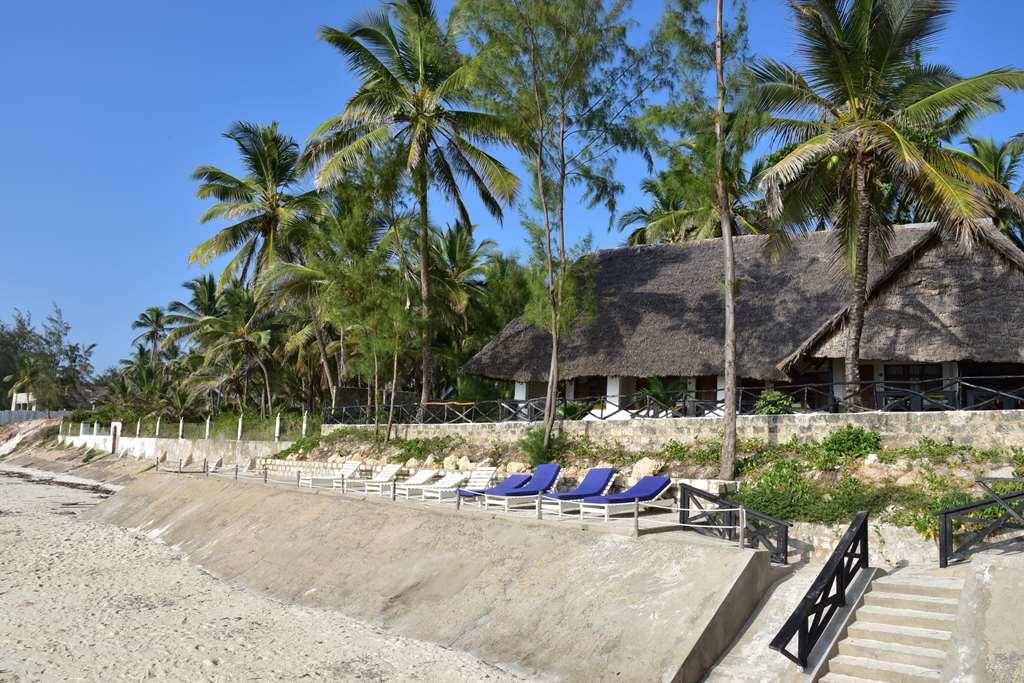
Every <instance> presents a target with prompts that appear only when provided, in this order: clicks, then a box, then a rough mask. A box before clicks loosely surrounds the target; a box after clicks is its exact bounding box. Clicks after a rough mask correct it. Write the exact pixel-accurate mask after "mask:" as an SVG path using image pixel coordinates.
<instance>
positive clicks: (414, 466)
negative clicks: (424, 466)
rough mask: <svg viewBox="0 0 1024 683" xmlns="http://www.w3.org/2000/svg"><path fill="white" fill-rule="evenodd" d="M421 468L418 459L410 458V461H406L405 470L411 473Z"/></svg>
mask: <svg viewBox="0 0 1024 683" xmlns="http://www.w3.org/2000/svg"><path fill="white" fill-rule="evenodd" d="M419 468H420V461H419V460H417V459H416V458H409V459H408V460H406V461H405V469H407V470H409V471H410V472H415V471H416V470H418V469H419Z"/></svg>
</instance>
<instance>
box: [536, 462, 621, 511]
mask: <svg viewBox="0 0 1024 683" xmlns="http://www.w3.org/2000/svg"><path fill="white" fill-rule="evenodd" d="M614 482H615V468H614V467H595V468H593V469H591V470H589V471H588V472H587V474H586V475H585V476H584V477H583V480H582V481H580V483H579V484H578V485H577V486H576V488H574V489H573V490H572V491H563V492H561V493H545V494H544V495H543V496H541V498H540V506H541V509H542V510H547V511H551V512H557V513H558V516H559V517H561V516H562V514H563V513H565V512H573V511H574V510H578V509H579V507H580V503H579V502H580V501H581V500H582V499H584V498H588V497H590V496H603V495H605V494H607V493H608V490H609V489H610V488H611V487H612V484H613V483H614Z"/></svg>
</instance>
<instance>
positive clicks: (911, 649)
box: [820, 569, 964, 683]
mask: <svg viewBox="0 0 1024 683" xmlns="http://www.w3.org/2000/svg"><path fill="white" fill-rule="evenodd" d="M963 586H964V580H963V578H962V577H961V576H959V575H958V574H957V573H956V572H955V570H950V569H945V570H938V569H922V570H913V569H905V570H902V571H900V572H898V573H896V574H893V575H887V576H882V577H879V578H877V579H875V580H874V581H872V583H871V586H870V590H869V591H868V592H867V593H866V594H865V595H864V603H863V604H862V605H861V606H860V607H858V608H857V610H856V611H855V612H854V615H853V621H852V622H851V623H850V625H849V627H848V629H847V632H846V637H845V638H843V640H841V641H839V651H838V652H837V653H836V655H835V656H833V657H832V659H830V660H829V662H828V666H827V672H828V673H826V674H825V675H824V676H822V677H821V679H820V680H821V681H825V682H828V683H855V682H858V681H860V682H863V681H889V682H890V683H904V682H909V683H918V682H920V683H926V682H929V681H939V680H942V669H943V667H944V666H945V664H946V658H947V656H948V655H949V652H950V645H951V637H952V632H953V626H954V624H955V623H956V614H957V611H958V609H959V606H960V592H961V591H962V590H963Z"/></svg>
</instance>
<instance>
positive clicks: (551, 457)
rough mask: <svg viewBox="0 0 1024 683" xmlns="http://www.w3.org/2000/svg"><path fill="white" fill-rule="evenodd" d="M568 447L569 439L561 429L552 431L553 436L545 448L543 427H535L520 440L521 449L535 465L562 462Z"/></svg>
mask: <svg viewBox="0 0 1024 683" xmlns="http://www.w3.org/2000/svg"><path fill="white" fill-rule="evenodd" d="M567 448H568V443H567V439H566V437H565V434H564V433H563V432H561V431H553V432H551V438H550V439H549V440H548V445H547V448H545V447H544V428H543V427H534V428H533V429H531V430H529V431H528V432H526V434H525V435H524V436H523V438H522V439H520V440H519V450H521V451H522V452H523V454H524V455H526V457H527V459H528V460H529V461H530V464H531V465H532V466H533V467H536V466H537V465H542V464H544V463H546V462H560V461H561V460H562V459H563V458H564V457H565V453H566V450H567Z"/></svg>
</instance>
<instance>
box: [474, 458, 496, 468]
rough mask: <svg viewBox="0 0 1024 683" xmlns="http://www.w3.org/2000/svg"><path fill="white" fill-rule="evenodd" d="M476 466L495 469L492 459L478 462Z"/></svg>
mask: <svg viewBox="0 0 1024 683" xmlns="http://www.w3.org/2000/svg"><path fill="white" fill-rule="evenodd" d="M476 466H477V467H493V466H494V463H493V462H491V459H490V458H484V459H483V460H478V461H477V463H476Z"/></svg>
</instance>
